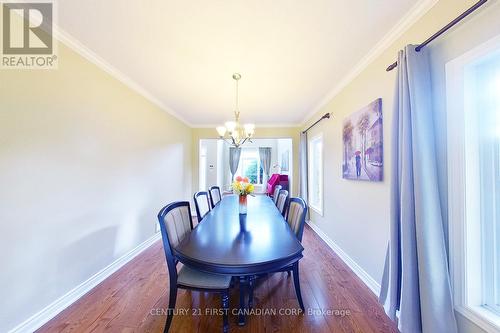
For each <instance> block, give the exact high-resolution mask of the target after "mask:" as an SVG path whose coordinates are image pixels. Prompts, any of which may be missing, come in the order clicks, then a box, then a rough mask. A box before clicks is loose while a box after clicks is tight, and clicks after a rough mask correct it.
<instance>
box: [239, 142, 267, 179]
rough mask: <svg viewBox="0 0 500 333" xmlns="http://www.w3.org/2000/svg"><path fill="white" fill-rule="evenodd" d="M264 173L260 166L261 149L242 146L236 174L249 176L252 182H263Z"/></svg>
mask: <svg viewBox="0 0 500 333" xmlns="http://www.w3.org/2000/svg"><path fill="white" fill-rule="evenodd" d="M263 173H264V172H263V170H262V168H261V166H260V157H259V149H258V148H242V149H241V156H240V163H239V164H238V170H236V174H235V176H241V177H248V180H249V181H250V182H251V183H252V184H262V178H263Z"/></svg>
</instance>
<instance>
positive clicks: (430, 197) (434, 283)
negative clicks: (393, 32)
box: [380, 45, 457, 333]
mask: <svg viewBox="0 0 500 333" xmlns="http://www.w3.org/2000/svg"><path fill="white" fill-rule="evenodd" d="M426 50H427V49H422V50H421V51H420V52H418V53H417V52H416V51H415V46H413V45H408V46H407V47H405V49H404V50H402V51H400V52H399V55H398V67H397V69H398V73H397V84H396V93H395V103H394V107H395V110H394V118H393V137H392V154H393V157H392V184H391V219H390V224H391V225H390V229H391V234H390V241H389V247H388V252H387V257H386V263H385V268H384V276H383V278H382V288H381V294H380V302H381V303H383V305H384V308H385V311H386V313H387V314H388V316H389V317H390V318H391V319H393V320H397V321H398V327H399V330H400V331H401V332H402V333H417V332H424V333H427V332H428V333H432V332H448V333H455V332H457V326H456V321H455V314H454V309H453V302H452V294H451V286H450V276H449V271H448V257H447V249H446V245H445V236H444V224H443V219H442V212H441V205H440V198H439V189H438V179H437V163H438V162H437V156H436V150H435V141H434V130H435V129H434V122H433V116H432V103H431V79H430V69H429V63H428V56H427V53H426ZM397 314H398V315H397Z"/></svg>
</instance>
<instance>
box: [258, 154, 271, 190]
mask: <svg viewBox="0 0 500 333" xmlns="http://www.w3.org/2000/svg"><path fill="white" fill-rule="evenodd" d="M259 158H260V165H261V166H262V171H263V172H264V177H263V178H264V179H262V184H264V185H266V184H267V181H268V179H269V171H270V169H271V147H259Z"/></svg>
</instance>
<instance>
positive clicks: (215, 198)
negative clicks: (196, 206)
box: [208, 186, 222, 208]
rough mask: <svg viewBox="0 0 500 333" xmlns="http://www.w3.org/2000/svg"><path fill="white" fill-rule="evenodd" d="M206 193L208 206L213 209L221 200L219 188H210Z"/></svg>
mask: <svg viewBox="0 0 500 333" xmlns="http://www.w3.org/2000/svg"><path fill="white" fill-rule="evenodd" d="M208 193H209V194H210V204H211V205H212V208H214V207H215V205H217V204H218V203H219V201H221V199H222V196H221V194H220V187H219V186H212V187H211V188H209V189H208Z"/></svg>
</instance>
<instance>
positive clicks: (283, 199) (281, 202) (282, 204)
mask: <svg viewBox="0 0 500 333" xmlns="http://www.w3.org/2000/svg"><path fill="white" fill-rule="evenodd" d="M287 203H288V191H287V190H281V191H280V192H279V194H278V201H276V207H278V210H279V211H280V213H281V215H283V217H284V216H285V215H286V214H285V213H286V206H287Z"/></svg>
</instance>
